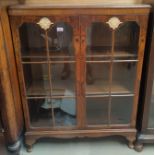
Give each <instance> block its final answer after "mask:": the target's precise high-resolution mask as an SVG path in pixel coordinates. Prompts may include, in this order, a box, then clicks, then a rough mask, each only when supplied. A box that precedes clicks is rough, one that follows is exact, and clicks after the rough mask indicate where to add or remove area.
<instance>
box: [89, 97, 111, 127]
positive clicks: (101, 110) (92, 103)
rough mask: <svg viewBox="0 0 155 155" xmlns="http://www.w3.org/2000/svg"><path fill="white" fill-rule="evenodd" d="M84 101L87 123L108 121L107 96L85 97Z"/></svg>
mask: <svg viewBox="0 0 155 155" xmlns="http://www.w3.org/2000/svg"><path fill="white" fill-rule="evenodd" d="M86 103H87V104H86V116H87V124H88V125H102V124H107V123H108V103H109V99H108V98H86Z"/></svg>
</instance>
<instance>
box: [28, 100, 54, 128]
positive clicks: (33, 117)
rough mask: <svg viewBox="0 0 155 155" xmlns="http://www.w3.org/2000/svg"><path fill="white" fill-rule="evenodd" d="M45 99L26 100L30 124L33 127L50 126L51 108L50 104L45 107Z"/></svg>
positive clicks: (51, 122)
mask: <svg viewBox="0 0 155 155" xmlns="http://www.w3.org/2000/svg"><path fill="white" fill-rule="evenodd" d="M46 100H47V99H32V100H28V107H29V114H30V121H31V126H33V127H52V126H53V121H52V110H51V105H50V107H48V108H45V107H44V105H45V104H46Z"/></svg>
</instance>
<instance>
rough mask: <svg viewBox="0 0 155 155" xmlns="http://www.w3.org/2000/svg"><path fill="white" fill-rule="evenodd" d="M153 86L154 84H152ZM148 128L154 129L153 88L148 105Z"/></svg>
mask: <svg viewBox="0 0 155 155" xmlns="http://www.w3.org/2000/svg"><path fill="white" fill-rule="evenodd" d="M153 86H154V84H153ZM148 127H149V128H154V88H153V90H152V96H151V105H150V111H149V124H148Z"/></svg>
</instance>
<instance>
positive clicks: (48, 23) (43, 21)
mask: <svg viewBox="0 0 155 155" xmlns="http://www.w3.org/2000/svg"><path fill="white" fill-rule="evenodd" d="M37 24H38V25H39V26H40V27H41V28H42V29H44V30H45V31H46V30H48V29H49V28H50V26H51V25H53V24H54V23H52V22H51V21H50V20H49V19H48V18H47V17H43V18H41V19H40V21H39V22H38V23H37Z"/></svg>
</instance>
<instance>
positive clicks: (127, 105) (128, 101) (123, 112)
mask: <svg viewBox="0 0 155 155" xmlns="http://www.w3.org/2000/svg"><path fill="white" fill-rule="evenodd" d="M132 106H133V97H127V96H125V97H112V105H111V124H129V123H130V118H131V114H132Z"/></svg>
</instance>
